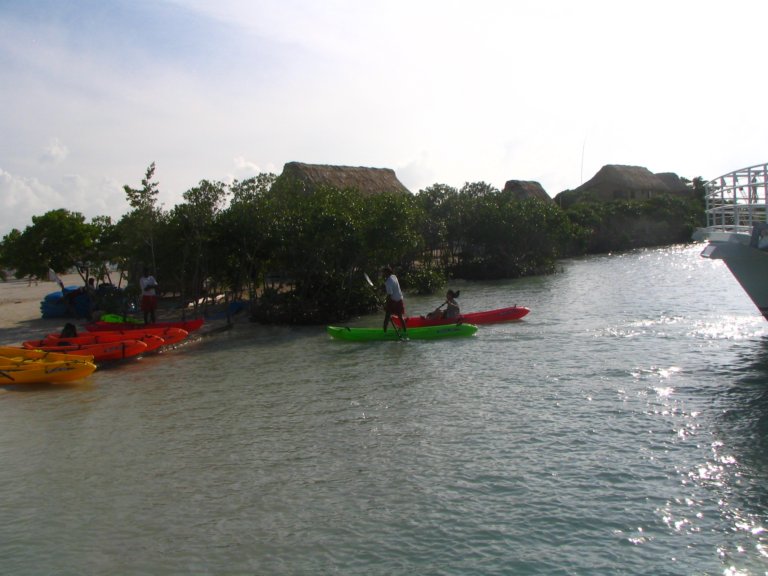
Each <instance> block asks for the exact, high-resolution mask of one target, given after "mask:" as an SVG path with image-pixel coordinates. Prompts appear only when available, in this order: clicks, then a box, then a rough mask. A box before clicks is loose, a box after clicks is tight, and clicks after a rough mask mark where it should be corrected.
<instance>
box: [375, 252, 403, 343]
mask: <svg viewBox="0 0 768 576" xmlns="http://www.w3.org/2000/svg"><path fill="white" fill-rule="evenodd" d="M381 273H382V276H383V277H384V288H385V289H386V291H387V298H386V300H385V301H384V332H386V331H387V326H388V325H389V322H390V320H391V319H392V315H393V314H394V315H395V316H397V317H398V318H399V319H400V325H401V326H402V327H403V335H405V319H404V318H403V316H405V300H403V292H402V290H400V282H399V281H398V280H397V276H395V273H394V272H393V271H392V268H390V267H389V266H386V267H384V268H383V269H382V271H381Z"/></svg>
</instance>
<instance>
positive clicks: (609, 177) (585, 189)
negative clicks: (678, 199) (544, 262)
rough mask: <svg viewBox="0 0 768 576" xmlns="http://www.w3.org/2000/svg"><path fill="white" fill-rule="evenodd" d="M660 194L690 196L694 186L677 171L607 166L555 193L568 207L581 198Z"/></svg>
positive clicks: (559, 201) (562, 203)
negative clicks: (589, 178) (579, 182)
mask: <svg viewBox="0 0 768 576" xmlns="http://www.w3.org/2000/svg"><path fill="white" fill-rule="evenodd" d="M659 194H672V195H677V196H689V195H692V194H693V190H692V189H691V188H689V187H688V186H686V185H685V183H684V182H683V181H682V180H681V179H680V177H678V175H677V174H674V173H671V172H664V173H661V174H654V173H653V172H651V171H650V170H648V169H647V168H643V167H642V166H622V165H618V164H609V165H607V166H603V167H602V168H601V169H600V170H599V171H598V172H597V174H595V175H594V176H593V177H592V179H591V180H589V181H587V182H585V183H584V184H582V185H581V186H579V187H578V188H576V189H575V190H566V191H564V192H561V193H560V194H558V195H557V196H556V197H555V201H556V202H557V203H558V205H560V206H562V207H564V208H566V207H568V206H571V205H572V204H574V203H576V202H580V201H588V200H590V201H601V200H602V201H610V200H644V199H647V198H651V197H652V196H656V195H659Z"/></svg>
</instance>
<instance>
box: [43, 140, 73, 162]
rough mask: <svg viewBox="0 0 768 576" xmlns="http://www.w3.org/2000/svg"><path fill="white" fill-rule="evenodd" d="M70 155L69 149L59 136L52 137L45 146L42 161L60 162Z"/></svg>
mask: <svg viewBox="0 0 768 576" xmlns="http://www.w3.org/2000/svg"><path fill="white" fill-rule="evenodd" d="M67 156H69V149H68V148H67V147H66V146H64V144H62V143H61V141H60V140H59V139H58V138H51V140H50V142H49V143H48V146H46V147H45V150H44V151H43V154H42V155H41V156H40V161H41V162H42V163H44V164H60V163H62V162H63V161H64V160H66V158H67Z"/></svg>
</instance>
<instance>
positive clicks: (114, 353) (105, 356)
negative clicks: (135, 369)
mask: <svg viewBox="0 0 768 576" xmlns="http://www.w3.org/2000/svg"><path fill="white" fill-rule="evenodd" d="M37 343H38V342H32V341H30V342H24V343H23V344H22V346H23V347H24V348H26V349H28V350H30V349H31V350H43V351H44V352H63V353H65V354H74V355H76V356H83V355H85V356H93V361H94V362H104V361H105V360H122V359H123V358H130V357H131V356H138V355H139V354H141V353H143V352H146V351H147V345H146V344H145V343H144V342H140V341H139V340H121V341H120V342H102V343H101V344H73V345H71V346H47V345H46V346H36V345H35V344H37Z"/></svg>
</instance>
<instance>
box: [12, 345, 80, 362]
mask: <svg viewBox="0 0 768 576" xmlns="http://www.w3.org/2000/svg"><path fill="white" fill-rule="evenodd" d="M6 359H13V360H17V359H19V360H23V361H42V362H59V361H67V360H77V361H78V362H93V356H86V355H83V354H78V355H74V354H63V353H61V352H45V351H43V350H30V349H28V348H19V347H17V346H0V360H6Z"/></svg>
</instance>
